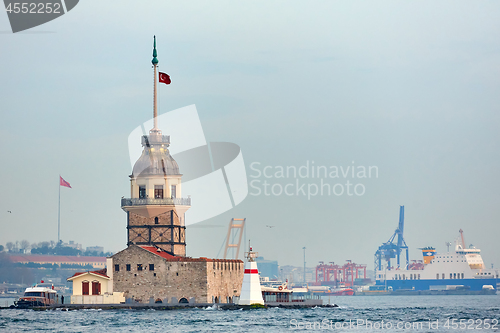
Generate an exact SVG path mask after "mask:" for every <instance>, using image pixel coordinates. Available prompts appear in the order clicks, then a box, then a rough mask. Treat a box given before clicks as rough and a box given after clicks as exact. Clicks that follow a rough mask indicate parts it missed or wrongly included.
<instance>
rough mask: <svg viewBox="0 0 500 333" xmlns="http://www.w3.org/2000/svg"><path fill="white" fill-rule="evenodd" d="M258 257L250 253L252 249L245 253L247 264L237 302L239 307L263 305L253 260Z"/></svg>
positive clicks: (257, 273) (256, 254)
mask: <svg viewBox="0 0 500 333" xmlns="http://www.w3.org/2000/svg"><path fill="white" fill-rule="evenodd" d="M258 255H259V254H258V253H257V252H252V247H250V251H248V252H247V253H245V257H246V258H247V262H246V264H245V275H243V284H242V285H241V294H240V300H239V302H238V304H239V305H252V304H261V305H264V299H263V298H262V290H261V288H260V281H259V270H258V269H257V263H256V262H255V258H257V257H258Z"/></svg>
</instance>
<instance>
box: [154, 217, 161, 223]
mask: <svg viewBox="0 0 500 333" xmlns="http://www.w3.org/2000/svg"><path fill="white" fill-rule="evenodd" d="M158 223H160V222H159V221H158V216H157V217H155V224H158Z"/></svg>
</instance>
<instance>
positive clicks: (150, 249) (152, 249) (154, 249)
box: [137, 245, 243, 263]
mask: <svg viewBox="0 0 500 333" xmlns="http://www.w3.org/2000/svg"><path fill="white" fill-rule="evenodd" d="M137 246H138V247H140V248H141V249H144V250H146V251H148V252H151V253H153V254H156V255H157V256H160V257H162V258H163V259H165V260H166V261H183V262H186V261H188V262H207V261H208V262H212V261H216V262H217V261H219V262H240V263H241V262H243V261H241V260H239V259H209V258H205V257H200V258H191V257H181V256H173V255H171V254H170V253H168V252H165V251H163V250H160V251H158V248H157V247H155V246H146V245H137Z"/></svg>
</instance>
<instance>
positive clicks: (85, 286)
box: [82, 281, 89, 295]
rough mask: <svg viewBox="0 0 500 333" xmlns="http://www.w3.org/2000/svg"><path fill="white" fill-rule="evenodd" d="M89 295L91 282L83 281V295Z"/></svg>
mask: <svg viewBox="0 0 500 333" xmlns="http://www.w3.org/2000/svg"><path fill="white" fill-rule="evenodd" d="M88 294H89V281H83V282H82V295H88Z"/></svg>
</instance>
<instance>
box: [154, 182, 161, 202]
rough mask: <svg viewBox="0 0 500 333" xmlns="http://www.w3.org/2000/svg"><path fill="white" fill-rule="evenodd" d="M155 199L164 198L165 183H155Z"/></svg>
mask: <svg viewBox="0 0 500 333" xmlns="http://www.w3.org/2000/svg"><path fill="white" fill-rule="evenodd" d="M155 199H163V185H155Z"/></svg>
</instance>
